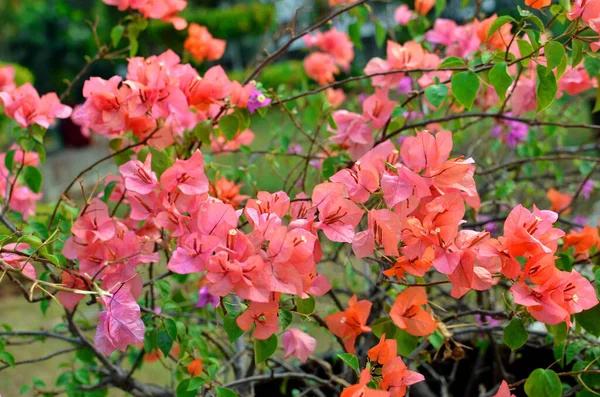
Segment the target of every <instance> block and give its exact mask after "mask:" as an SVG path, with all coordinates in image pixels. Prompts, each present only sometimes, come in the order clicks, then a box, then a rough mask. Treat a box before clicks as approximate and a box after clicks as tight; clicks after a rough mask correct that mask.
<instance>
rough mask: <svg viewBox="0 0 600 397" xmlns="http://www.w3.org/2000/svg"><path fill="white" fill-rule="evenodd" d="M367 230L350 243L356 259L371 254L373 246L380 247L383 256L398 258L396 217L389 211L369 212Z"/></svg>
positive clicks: (399, 229)
mask: <svg viewBox="0 0 600 397" xmlns="http://www.w3.org/2000/svg"><path fill="white" fill-rule="evenodd" d="M368 217H369V219H368V229H367V230H365V231H362V232H359V233H357V234H356V236H355V237H354V241H352V251H353V252H354V254H355V255H356V257H357V258H364V257H367V256H369V255H372V254H373V250H374V248H375V246H377V247H382V248H383V252H384V254H385V255H388V256H398V255H399V253H398V244H399V243H400V238H401V230H402V228H401V224H400V219H399V217H398V215H397V214H396V213H395V212H393V211H390V210H387V209H382V210H370V211H369V213H368Z"/></svg>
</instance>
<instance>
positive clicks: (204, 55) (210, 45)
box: [183, 23, 227, 62]
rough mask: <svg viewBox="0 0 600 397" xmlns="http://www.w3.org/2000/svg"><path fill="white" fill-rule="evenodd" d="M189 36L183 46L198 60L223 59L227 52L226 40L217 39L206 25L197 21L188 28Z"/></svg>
mask: <svg viewBox="0 0 600 397" xmlns="http://www.w3.org/2000/svg"><path fill="white" fill-rule="evenodd" d="M188 34H189V36H188V38H187V39H186V40H185V42H184V43H183V48H185V49H186V50H187V51H189V53H190V54H192V56H193V57H194V58H195V59H196V60H197V61H198V62H204V61H205V60H206V61H216V60H218V59H221V57H222V56H223V53H225V46H226V45H227V42H225V40H219V39H215V38H214V37H213V36H212V35H211V34H210V32H209V31H208V29H207V28H206V26H200V25H198V24H197V23H192V24H190V26H189V28H188Z"/></svg>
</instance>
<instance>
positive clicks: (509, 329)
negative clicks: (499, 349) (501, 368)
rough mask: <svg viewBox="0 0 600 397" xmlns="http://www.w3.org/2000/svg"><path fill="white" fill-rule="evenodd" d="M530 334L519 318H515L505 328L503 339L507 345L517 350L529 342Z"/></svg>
mask: <svg viewBox="0 0 600 397" xmlns="http://www.w3.org/2000/svg"><path fill="white" fill-rule="evenodd" d="M528 337H529V334H528V333H527V330H526V329H525V326H523V323H522V322H521V320H519V319H518V318H513V319H512V320H510V323H508V325H507V326H506V328H504V335H503V337H502V339H503V340H504V343H505V344H506V346H508V347H510V348H511V349H512V350H516V349H518V348H520V347H521V346H523V345H524V344H525V342H527V338H528Z"/></svg>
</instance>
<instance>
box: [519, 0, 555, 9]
mask: <svg viewBox="0 0 600 397" xmlns="http://www.w3.org/2000/svg"><path fill="white" fill-rule="evenodd" d="M551 3H552V0H525V5H526V6H529V7H533V8H538V9H539V8H544V7H548V6H549V5H550V4H551Z"/></svg>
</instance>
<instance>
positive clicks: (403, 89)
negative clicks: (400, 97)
mask: <svg viewBox="0 0 600 397" xmlns="http://www.w3.org/2000/svg"><path fill="white" fill-rule="evenodd" d="M412 89H413V88H412V80H411V79H410V77H408V76H404V77H403V78H402V80H400V83H399V84H398V94H408V93H409V92H411V91H412Z"/></svg>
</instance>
